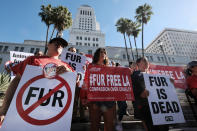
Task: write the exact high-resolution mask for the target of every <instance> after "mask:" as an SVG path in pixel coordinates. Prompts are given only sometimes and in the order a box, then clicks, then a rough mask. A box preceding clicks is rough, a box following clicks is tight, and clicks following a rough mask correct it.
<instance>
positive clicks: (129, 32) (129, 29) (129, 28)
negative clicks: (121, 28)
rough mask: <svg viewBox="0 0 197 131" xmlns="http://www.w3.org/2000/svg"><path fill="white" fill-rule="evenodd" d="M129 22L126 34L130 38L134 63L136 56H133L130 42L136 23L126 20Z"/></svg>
mask: <svg viewBox="0 0 197 131" xmlns="http://www.w3.org/2000/svg"><path fill="white" fill-rule="evenodd" d="M126 20H127V24H128V28H127V30H126V34H127V36H128V38H129V43H130V47H131V53H132V57H133V61H134V55H133V48H132V44H131V40H130V36H131V35H132V34H133V26H134V25H133V24H134V22H133V21H132V20H130V19H126Z"/></svg>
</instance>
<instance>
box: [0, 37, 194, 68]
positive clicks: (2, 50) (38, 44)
mask: <svg viewBox="0 0 197 131" xmlns="http://www.w3.org/2000/svg"><path fill="white" fill-rule="evenodd" d="M44 46H45V42H44V41H35V40H25V41H24V43H7V42H0V72H3V71H4V65H5V62H6V61H9V60H10V51H20V52H28V53H35V52H36V51H37V50H40V51H42V52H43V51H44ZM71 46H72V47H75V48H76V49H77V52H78V53H80V52H83V53H85V54H91V55H93V54H94V52H95V51H96V49H97V48H99V47H91V46H90V47H89V46H81V45H69V46H68V47H66V49H68V48H69V47H71ZM105 49H106V50H107V55H108V57H109V59H110V61H114V62H118V63H120V64H121V65H122V66H128V61H127V55H126V51H125V48H123V47H112V46H106V47H105ZM128 50H129V51H128V52H129V56H130V60H133V59H132V58H133V57H132V55H131V54H132V53H131V50H130V48H128ZM133 53H134V59H135V60H136V59H137V55H136V52H135V50H133ZM138 54H139V57H140V56H141V54H142V52H141V50H138ZM145 56H146V57H147V58H148V60H149V62H150V63H152V64H156V65H166V62H165V59H164V56H163V54H156V53H145ZM167 58H168V59H169V61H168V62H169V65H170V66H184V65H186V64H187V63H188V62H189V61H190V60H189V59H188V57H186V56H175V55H167Z"/></svg>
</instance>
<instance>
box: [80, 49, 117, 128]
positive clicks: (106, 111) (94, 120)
mask: <svg viewBox="0 0 197 131" xmlns="http://www.w3.org/2000/svg"><path fill="white" fill-rule="evenodd" d="M92 64H93V65H99V66H107V65H108V64H109V61H108V58H107V52H106V50H105V49H104V48H98V49H97V50H96V52H95V53H94V56H93V62H92ZM84 85H85V86H86V87H85V88H86V89H87V88H88V87H87V84H86V82H85V83H84ZM82 97H83V96H82V95H81V99H82V104H86V102H87V99H86V102H84V97H83V98H82ZM88 107H89V114H90V122H91V127H90V130H91V131H99V127H100V121H101V116H102V115H103V117H104V131H113V130H114V121H115V120H114V116H115V112H116V107H115V102H114V101H94V102H89V103H88Z"/></svg>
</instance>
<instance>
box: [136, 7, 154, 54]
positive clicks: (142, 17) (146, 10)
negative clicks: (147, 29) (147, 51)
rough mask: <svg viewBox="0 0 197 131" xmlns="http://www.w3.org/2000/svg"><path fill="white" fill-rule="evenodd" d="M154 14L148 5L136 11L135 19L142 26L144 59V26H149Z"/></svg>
mask: <svg viewBox="0 0 197 131" xmlns="http://www.w3.org/2000/svg"><path fill="white" fill-rule="evenodd" d="M152 14H153V12H152V7H151V6H150V5H148V4H144V5H141V6H139V7H138V8H137V9H136V16H135V18H136V19H137V21H138V22H139V23H141V25H142V56H143V57H144V24H147V22H148V21H149V20H150V18H151V15H152Z"/></svg>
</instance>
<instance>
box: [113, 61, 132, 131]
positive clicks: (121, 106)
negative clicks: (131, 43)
mask: <svg viewBox="0 0 197 131" xmlns="http://www.w3.org/2000/svg"><path fill="white" fill-rule="evenodd" d="M118 66H120V64H119V63H116V67H118ZM117 105H118V120H117V125H116V130H117V131H123V127H122V123H121V121H122V119H123V116H124V115H127V116H130V114H129V112H128V111H127V107H128V106H127V102H126V101H117Z"/></svg>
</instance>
